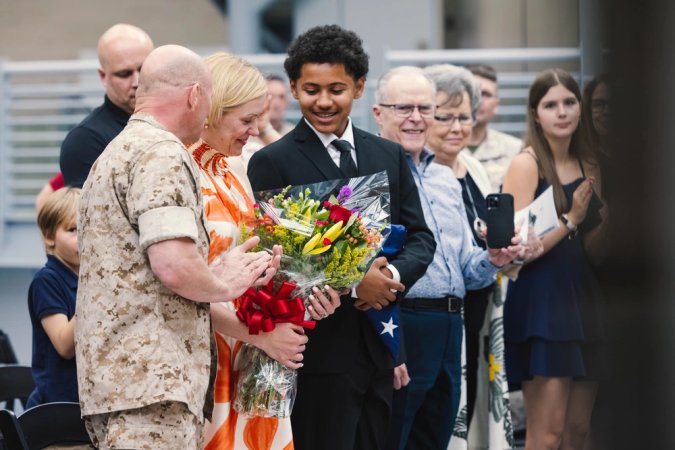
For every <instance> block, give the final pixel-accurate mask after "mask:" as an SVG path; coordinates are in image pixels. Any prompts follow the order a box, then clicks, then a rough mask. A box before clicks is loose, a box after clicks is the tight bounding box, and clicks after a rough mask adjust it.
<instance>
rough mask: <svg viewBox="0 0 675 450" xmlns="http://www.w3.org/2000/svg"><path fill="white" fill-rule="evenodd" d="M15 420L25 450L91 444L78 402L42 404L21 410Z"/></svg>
mask: <svg viewBox="0 0 675 450" xmlns="http://www.w3.org/2000/svg"><path fill="white" fill-rule="evenodd" d="M18 421H19V426H20V427H21V430H22V431H23V435H24V438H25V439H26V443H27V444H28V449H29V450H38V449H42V448H44V447H46V446H48V445H59V444H60V445H67V444H70V445H74V444H91V439H90V438H89V434H88V433H87V429H86V428H85V426H84V420H82V416H81V412H80V404H79V403H73V402H55V403H43V404H42V405H37V406H34V407H33V408H30V409H28V410H26V411H24V412H23V413H22V414H21V415H19V417H18Z"/></svg>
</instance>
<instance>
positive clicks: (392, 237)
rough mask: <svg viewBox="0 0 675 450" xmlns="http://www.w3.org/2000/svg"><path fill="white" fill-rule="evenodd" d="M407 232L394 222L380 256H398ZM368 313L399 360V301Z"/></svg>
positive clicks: (377, 330) (382, 338) (371, 322)
mask: <svg viewBox="0 0 675 450" xmlns="http://www.w3.org/2000/svg"><path fill="white" fill-rule="evenodd" d="M406 234H407V233H406V229H405V227H404V226H403V225H399V224H392V225H391V232H390V233H389V236H387V239H386V240H385V241H384V245H383V246H382V249H381V250H380V253H379V255H378V256H384V257H386V258H387V259H390V258H392V257H394V256H396V255H397V254H398V253H399V252H400V251H401V250H403V247H404V245H405V239H406ZM366 315H367V316H368V320H369V321H370V324H371V325H372V326H373V328H374V329H375V332H376V333H377V334H378V335H379V336H380V339H381V340H382V343H384V345H385V346H386V347H387V349H388V350H389V353H391V356H392V358H394V361H397V360H398V355H399V353H400V351H401V335H400V325H401V314H400V310H399V307H398V302H396V303H391V304H389V305H388V306H385V307H384V308H382V309H381V310H379V311H378V310H376V309H375V308H370V309H369V310H367V311H366Z"/></svg>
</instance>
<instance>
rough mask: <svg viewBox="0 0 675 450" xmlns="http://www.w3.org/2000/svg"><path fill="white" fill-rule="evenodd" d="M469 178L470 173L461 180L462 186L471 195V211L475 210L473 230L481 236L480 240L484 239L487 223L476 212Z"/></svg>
mask: <svg viewBox="0 0 675 450" xmlns="http://www.w3.org/2000/svg"><path fill="white" fill-rule="evenodd" d="M468 176H469V173H468V172H467V173H466V174H465V175H464V178H461V180H462V184H464V186H465V188H466V193H467V194H469V203H471V209H472V210H473V229H474V231H475V232H476V236H480V238H481V239H482V238H483V229H484V228H485V221H484V220H483V219H481V218H480V217H478V211H476V204H475V202H474V201H473V194H471V186H469V180H467V177H468Z"/></svg>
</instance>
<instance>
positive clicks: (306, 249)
mask: <svg viewBox="0 0 675 450" xmlns="http://www.w3.org/2000/svg"><path fill="white" fill-rule="evenodd" d="M320 240H321V233H316V234H315V235H314V236H312V238H311V239H310V240H309V241H307V243H306V244H305V246H304V247H303V248H302V253H303V254H307V253H309V252H311V251H312V250H313V249H314V247H316V245H317V244H318V243H319V241H320Z"/></svg>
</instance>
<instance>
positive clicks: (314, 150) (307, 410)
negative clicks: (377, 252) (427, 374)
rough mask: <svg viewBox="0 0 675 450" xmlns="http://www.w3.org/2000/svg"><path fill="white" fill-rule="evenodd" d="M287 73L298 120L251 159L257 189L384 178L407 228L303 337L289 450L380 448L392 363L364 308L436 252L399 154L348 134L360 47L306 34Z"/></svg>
mask: <svg viewBox="0 0 675 450" xmlns="http://www.w3.org/2000/svg"><path fill="white" fill-rule="evenodd" d="M284 67H285V69H286V72H287V74H288V77H289V80H290V85H291V92H292V94H293V96H294V97H295V98H296V99H297V100H298V102H299V103H300V109H301V111H302V114H303V119H301V120H300V122H299V123H298V125H297V126H296V127H295V129H294V130H293V131H291V132H290V133H289V134H287V135H286V136H284V137H283V138H281V139H280V140H279V141H277V142H275V143H273V144H271V145H269V146H268V147H266V148H264V149H263V150H261V151H259V152H257V153H255V154H254V155H253V157H252V158H251V160H250V162H249V166H248V176H249V178H250V180H251V184H252V186H253V189H254V190H263V189H272V188H279V187H284V186H287V185H298V184H307V183H314V182H318V181H323V180H330V179H336V178H344V177H351V176H358V175H367V174H372V173H375V172H379V171H382V170H386V171H387V175H388V177H389V190H390V193H391V222H392V223H398V224H402V225H404V226H405V227H406V228H407V241H406V244H405V248H404V249H403V250H402V251H401V252H400V253H399V254H398V255H397V256H396V257H395V258H393V259H392V260H391V261H387V260H386V258H383V257H381V258H377V259H376V260H375V261H374V262H373V264H372V266H371V268H370V269H369V270H368V272H367V273H366V275H365V277H364V279H363V281H362V282H361V283H360V284H359V285H358V286H357V287H356V288H355V289H354V290H353V292H352V295H351V296H350V295H346V296H343V297H342V299H341V300H342V303H343V307H342V308H339V309H338V310H337V311H336V313H335V314H333V315H332V316H330V317H329V318H327V319H325V320H323V321H321V322H320V323H319V324H318V326H317V328H316V329H315V330H313V331H308V336H309V343H308V345H307V349H306V351H305V353H304V360H303V363H304V367H303V368H302V369H300V371H299V379H298V396H297V398H296V403H295V407H294V409H293V414H292V416H291V421H292V424H293V437H294V444H295V448H296V449H297V450H308V449H311V450H317V449H322V450H330V449H339V450H352V449H364V450H375V449H380V448H382V447H383V446H384V442H385V439H386V432H387V427H388V423H389V418H390V415H391V398H392V390H393V388H392V386H393V368H394V363H395V361H394V360H393V359H392V357H391V356H390V353H389V352H388V350H387V349H386V347H385V346H384V344H383V343H382V342H381V341H380V340H379V338H378V335H377V333H376V332H375V331H374V330H373V328H372V327H371V325H370V324H369V323H368V320H367V318H366V314H365V313H364V312H363V310H366V309H368V308H376V309H381V308H382V307H383V306H386V305H388V304H389V303H390V302H393V301H395V300H396V299H397V297H401V296H402V293H403V292H404V291H405V289H406V287H410V286H412V285H413V284H414V283H415V281H417V279H418V278H420V277H421V276H422V275H423V274H424V272H425V270H426V267H427V265H428V264H429V263H430V262H431V259H432V257H433V254H434V249H435V246H436V244H435V242H434V238H433V235H432V234H431V232H430V231H429V229H428V228H427V225H426V223H425V221H424V216H423V212H422V208H421V205H420V200H419V196H418V193H417V188H416V186H415V182H414V180H413V178H412V175H411V173H410V169H409V167H408V165H407V163H406V160H405V156H404V153H403V149H402V147H401V146H400V145H398V144H395V143H392V142H390V141H387V140H384V139H382V138H379V137H377V136H375V135H372V134H370V133H367V132H365V131H362V130H359V129H358V128H355V127H353V126H352V123H351V119H350V118H349V113H350V112H351V108H352V103H353V101H354V100H355V99H358V98H359V97H361V95H362V93H363V89H364V85H365V77H366V74H367V72H368V56H367V55H366V54H365V52H364V51H363V48H362V43H361V39H360V38H359V37H358V36H357V35H356V34H354V33H353V32H350V31H346V30H343V29H342V28H340V27H338V26H336V25H330V26H322V27H316V28H313V29H310V30H309V31H307V32H306V33H304V34H302V35H301V36H299V37H298V38H297V39H296V40H295V41H294V42H293V43H292V44H291V46H290V48H289V50H288V58H287V59H286V61H285V63H284ZM338 140H339V141H338ZM340 141H342V142H340Z"/></svg>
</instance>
